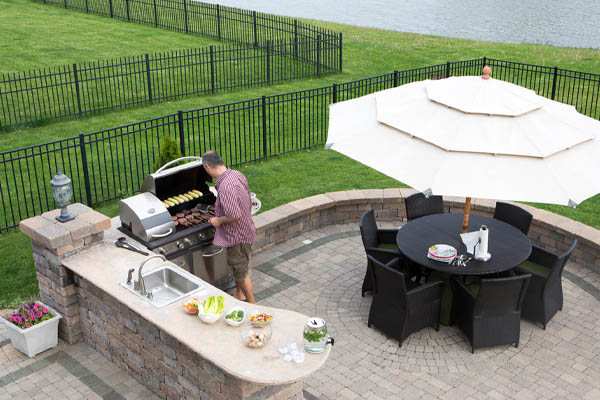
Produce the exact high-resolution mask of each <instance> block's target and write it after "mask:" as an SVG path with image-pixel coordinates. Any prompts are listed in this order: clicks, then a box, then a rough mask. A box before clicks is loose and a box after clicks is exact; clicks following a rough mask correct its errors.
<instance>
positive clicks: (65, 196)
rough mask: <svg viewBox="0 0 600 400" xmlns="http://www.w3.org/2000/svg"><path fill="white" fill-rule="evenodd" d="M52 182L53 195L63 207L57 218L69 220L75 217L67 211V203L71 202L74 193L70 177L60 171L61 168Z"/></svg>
mask: <svg viewBox="0 0 600 400" xmlns="http://www.w3.org/2000/svg"><path fill="white" fill-rule="evenodd" d="M50 184H51V185H52V197H54V201H56V204H58V206H59V207H60V208H61V209H60V215H59V216H58V217H56V219H57V220H59V221H60V222H67V221H70V220H72V219H73V218H75V217H74V216H72V215H71V214H69V212H68V211H67V205H68V204H69V203H70V202H71V196H72V195H73V191H72V190H71V180H70V179H69V177H68V176H66V175H65V174H63V173H62V172H60V169H59V170H58V172H57V174H56V175H54V178H53V179H52V180H51V181H50Z"/></svg>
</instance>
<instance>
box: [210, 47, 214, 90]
mask: <svg viewBox="0 0 600 400" xmlns="http://www.w3.org/2000/svg"><path fill="white" fill-rule="evenodd" d="M210 88H211V90H212V92H213V93H214V92H215V54H214V49H213V46H212V44H211V45H210Z"/></svg>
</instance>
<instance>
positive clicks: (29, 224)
mask: <svg viewBox="0 0 600 400" xmlns="http://www.w3.org/2000/svg"><path fill="white" fill-rule="evenodd" d="M51 223H52V222H51V221H49V220H47V219H46V218H44V217H42V216H41V215H36V216H35V217H31V218H27V219H24V220H22V221H21V222H20V223H19V229H20V230H21V232H23V233H24V234H25V235H27V236H28V237H29V238H30V239H35V231H37V230H38V229H40V228H41V227H42V226H44V225H47V224H51Z"/></svg>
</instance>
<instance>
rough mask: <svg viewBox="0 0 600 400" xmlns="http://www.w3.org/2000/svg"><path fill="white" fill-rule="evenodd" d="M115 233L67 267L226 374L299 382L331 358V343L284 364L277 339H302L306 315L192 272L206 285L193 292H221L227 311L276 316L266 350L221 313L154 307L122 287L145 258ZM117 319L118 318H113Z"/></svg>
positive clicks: (260, 381)
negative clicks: (252, 300) (261, 302)
mask: <svg viewBox="0 0 600 400" xmlns="http://www.w3.org/2000/svg"><path fill="white" fill-rule="evenodd" d="M112 230H114V228H113V229H112ZM111 233H113V232H111V231H107V232H105V235H106V237H107V238H106V239H107V240H106V241H105V242H104V243H102V244H100V245H97V246H94V247H92V248H90V249H88V250H84V251H82V252H80V253H79V254H77V255H74V256H72V257H69V258H67V259H65V260H64V261H63V265H64V266H65V267H66V268H68V269H70V270H71V271H73V272H74V273H75V274H76V275H77V276H79V277H81V278H83V279H85V280H86V281H87V282H89V283H91V284H92V285H93V286H92V287H96V288H98V289H99V290H100V291H102V292H103V293H105V294H107V295H109V296H110V297H111V298H112V299H111V301H116V302H118V303H121V304H123V305H126V306H127V308H129V309H130V310H131V311H133V312H134V313H136V314H139V315H140V316H141V317H142V318H144V319H145V320H146V321H147V322H149V323H150V324H152V325H154V326H155V327H157V328H158V329H160V330H161V331H164V332H165V333H167V334H168V335H170V336H172V337H173V338H174V339H176V340H177V341H179V342H180V343H182V344H184V345H186V346H187V347H189V349H191V350H192V351H194V352H197V353H198V355H199V356H200V357H202V358H204V359H206V360H208V361H210V362H212V363H214V364H215V365H216V366H217V367H218V368H220V369H222V370H223V371H225V372H226V373H228V374H231V375H233V376H234V377H236V378H239V379H241V380H245V381H249V382H253V383H258V384H266V385H281V384H288V383H293V382H297V381H301V380H302V379H303V378H305V377H307V376H309V375H310V374H312V373H313V372H314V371H316V370H317V369H319V368H320V367H321V366H322V365H323V364H324V363H325V361H326V360H327V356H328V354H329V351H330V346H328V348H327V351H326V352H325V353H322V354H318V355H313V354H309V353H306V359H305V361H304V362H303V363H301V364H296V363H289V362H285V361H283V360H281V359H280V358H279V357H277V353H276V352H277V350H276V348H275V347H276V344H277V343H278V342H279V341H281V340H287V339H288V338H294V339H296V341H297V342H298V343H302V330H303V327H304V323H305V322H306V320H307V319H308V317H307V316H306V315H302V314H299V313H296V312H293V311H287V310H281V309H275V308H269V307H263V306H258V305H256V306H255V305H250V304H247V303H244V302H240V301H238V300H237V299H235V298H234V297H232V296H230V295H229V294H227V293H225V292H223V291H221V290H219V289H217V288H215V287H214V286H211V285H209V284H208V283H206V282H204V281H202V280H201V279H199V278H198V277H195V276H194V275H191V274H187V276H190V277H192V278H193V279H194V280H195V281H199V282H202V283H203V284H204V285H205V286H206V289H204V290H202V291H200V292H197V293H195V294H194V296H198V297H204V296H206V297H207V296H211V295H221V296H223V297H224V298H225V307H224V311H227V310H228V309H230V308H231V307H233V306H238V305H239V306H242V307H243V308H244V309H245V310H246V312H247V313H248V312H250V311H253V310H258V311H266V312H269V313H270V314H272V315H273V321H272V322H271V327H272V332H273V336H272V339H271V342H270V343H269V344H267V346H265V347H264V348H263V349H250V348H248V347H246V346H244V345H243V344H242V341H241V338H240V328H239V327H237V328H235V327H231V326H229V325H227V324H226V323H225V321H224V320H223V317H222V318H221V319H220V320H219V321H217V322H216V323H214V324H205V323H203V322H202V321H200V319H199V318H198V317H197V316H193V315H188V314H186V313H185V312H184V310H183V307H182V306H181V301H177V302H174V303H172V304H170V305H168V306H165V307H163V308H162V309H158V308H156V307H154V306H153V305H151V304H149V303H148V302H146V301H144V300H143V299H141V298H139V297H138V296H136V295H134V294H133V293H131V292H129V291H128V290H126V289H125V288H123V287H121V286H120V285H119V282H122V281H124V280H125V279H126V278H127V271H128V270H129V269H130V268H136V272H137V267H138V266H139V265H140V263H141V262H142V261H143V260H144V259H145V258H146V257H145V256H143V255H140V254H137V253H133V252H130V251H127V250H124V249H121V248H117V247H116V246H114V245H113V244H112V243H107V241H108V242H109V241H110V240H111V239H110V238H111V237H112V236H113V235H112V234H111ZM167 263H168V264H170V265H174V264H172V263H169V262H167ZM163 264H164V262H163V261H162V260H160V259H156V260H152V261H150V262H148V263H147V264H146V265H145V266H144V274H145V273H148V272H150V271H152V270H153V269H155V268H158V267H160V266H161V265H163ZM114 318H118V317H117V316H114ZM82 320H83V317H82ZM245 323H247V322H245Z"/></svg>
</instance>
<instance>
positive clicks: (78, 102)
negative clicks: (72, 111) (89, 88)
mask: <svg viewBox="0 0 600 400" xmlns="http://www.w3.org/2000/svg"><path fill="white" fill-rule="evenodd" d="M73 75H74V76H75V93H77V109H78V110H79V116H80V117H81V94H80V93H79V74H78V73H77V64H76V63H73Z"/></svg>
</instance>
